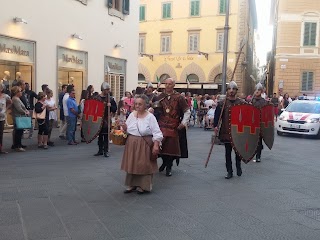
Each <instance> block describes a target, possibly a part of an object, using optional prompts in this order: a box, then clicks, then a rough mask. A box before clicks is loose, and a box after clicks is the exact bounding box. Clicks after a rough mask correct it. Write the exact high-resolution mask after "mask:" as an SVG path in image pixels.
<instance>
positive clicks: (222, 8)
mask: <svg viewBox="0 0 320 240" xmlns="http://www.w3.org/2000/svg"><path fill="white" fill-rule="evenodd" d="M226 8H227V1H226V0H219V14H226Z"/></svg>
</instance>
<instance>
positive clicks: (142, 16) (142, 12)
mask: <svg viewBox="0 0 320 240" xmlns="http://www.w3.org/2000/svg"><path fill="white" fill-rule="evenodd" d="M145 20H146V6H145V5H141V6H140V14H139V21H140V22H142V21H145Z"/></svg>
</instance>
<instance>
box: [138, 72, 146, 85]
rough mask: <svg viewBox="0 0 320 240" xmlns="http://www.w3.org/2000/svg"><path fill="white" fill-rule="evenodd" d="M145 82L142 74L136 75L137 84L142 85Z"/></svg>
mask: <svg viewBox="0 0 320 240" xmlns="http://www.w3.org/2000/svg"><path fill="white" fill-rule="evenodd" d="M145 81H146V77H145V76H144V75H143V74H141V73H139V74H138V83H144V82H145Z"/></svg>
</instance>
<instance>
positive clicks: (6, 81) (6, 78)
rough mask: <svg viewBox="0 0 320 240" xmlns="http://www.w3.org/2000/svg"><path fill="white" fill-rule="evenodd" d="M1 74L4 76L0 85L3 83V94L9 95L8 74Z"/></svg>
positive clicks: (6, 72) (5, 72)
mask: <svg viewBox="0 0 320 240" xmlns="http://www.w3.org/2000/svg"><path fill="white" fill-rule="evenodd" d="M3 74H4V76H3V79H2V81H1V83H3V84H4V85H5V89H4V90H3V91H4V93H6V94H8V95H9V94H10V92H9V79H10V72H9V71H4V72H3Z"/></svg>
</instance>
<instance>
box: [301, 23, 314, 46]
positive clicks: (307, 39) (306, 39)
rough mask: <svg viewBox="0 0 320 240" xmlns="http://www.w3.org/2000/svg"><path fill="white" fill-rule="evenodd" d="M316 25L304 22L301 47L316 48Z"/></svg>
mask: <svg viewBox="0 0 320 240" xmlns="http://www.w3.org/2000/svg"><path fill="white" fill-rule="evenodd" d="M316 39H317V23H316V22H305V23H304V34H303V46H316Z"/></svg>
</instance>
